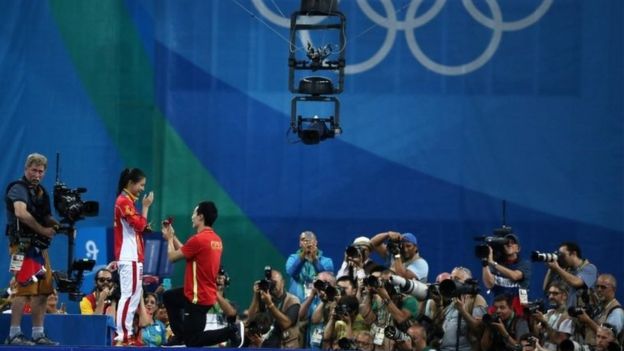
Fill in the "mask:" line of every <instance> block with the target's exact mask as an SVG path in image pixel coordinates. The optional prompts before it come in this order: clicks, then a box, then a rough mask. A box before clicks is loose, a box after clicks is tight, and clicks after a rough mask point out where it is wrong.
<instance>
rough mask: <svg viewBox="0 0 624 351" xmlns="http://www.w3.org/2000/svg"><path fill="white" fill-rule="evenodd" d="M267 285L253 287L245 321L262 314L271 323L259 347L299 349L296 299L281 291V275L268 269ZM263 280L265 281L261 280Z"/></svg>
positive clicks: (282, 282) (298, 304)
mask: <svg viewBox="0 0 624 351" xmlns="http://www.w3.org/2000/svg"><path fill="white" fill-rule="evenodd" d="M270 277H271V279H270V281H268V282H267V281H264V283H267V284H266V285H265V284H261V282H262V281H258V282H256V283H254V287H253V289H254V294H253V298H252V300H251V305H250V306H249V312H248V313H249V318H250V319H251V318H254V316H255V315H256V314H266V315H268V317H270V319H271V320H272V321H273V322H272V325H273V329H272V331H271V332H270V334H269V336H268V337H267V339H266V340H264V341H263V343H262V347H270V348H300V347H301V345H299V327H298V326H297V320H298V317H299V308H300V303H299V299H298V298H297V297H296V296H295V295H293V294H290V293H287V292H286V291H285V289H284V278H283V277H282V274H281V273H280V272H279V271H277V270H274V269H272V270H271V272H270ZM265 279H266V278H265Z"/></svg>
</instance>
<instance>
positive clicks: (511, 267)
mask: <svg viewBox="0 0 624 351" xmlns="http://www.w3.org/2000/svg"><path fill="white" fill-rule="evenodd" d="M505 239H507V242H506V243H505V244H504V245H503V248H502V252H500V253H499V254H500V255H501V257H502V262H496V261H495V260H494V249H492V246H488V248H489V251H490V252H489V255H488V258H487V262H485V263H484V265H483V269H482V270H481V272H482V275H483V284H484V285H485V287H486V288H488V289H490V290H491V293H492V295H493V296H498V295H501V294H507V295H510V296H513V302H512V306H513V308H514V311H515V312H516V313H518V314H522V313H523V312H522V306H521V305H520V298H519V296H520V289H524V290H526V289H528V288H529V282H530V280H531V264H530V262H529V261H528V260H521V259H520V240H519V239H518V236H517V235H515V234H513V233H508V234H507V235H505Z"/></svg>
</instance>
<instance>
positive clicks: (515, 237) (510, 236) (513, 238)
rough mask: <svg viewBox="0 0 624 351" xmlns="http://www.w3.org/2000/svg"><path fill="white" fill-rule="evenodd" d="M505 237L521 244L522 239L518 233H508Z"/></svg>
mask: <svg viewBox="0 0 624 351" xmlns="http://www.w3.org/2000/svg"><path fill="white" fill-rule="evenodd" d="M505 239H511V240H513V241H514V242H515V243H516V244H518V245H520V239H518V236H517V235H516V234H513V233H510V234H507V235H505Z"/></svg>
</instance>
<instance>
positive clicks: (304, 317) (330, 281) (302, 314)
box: [299, 272, 338, 349]
mask: <svg viewBox="0 0 624 351" xmlns="http://www.w3.org/2000/svg"><path fill="white" fill-rule="evenodd" d="M317 278H318V279H317V280H316V281H315V282H314V283H313V285H312V292H311V293H310V294H309V295H308V297H307V298H306V299H305V300H304V301H303V303H302V304H301V308H300V309H299V322H300V323H306V324H307V328H303V329H301V330H300V331H306V335H305V339H304V343H303V347H304V348H313V349H319V348H321V343H322V340H323V330H324V329H325V323H324V319H323V313H322V311H323V310H324V307H325V305H326V304H331V303H333V302H334V301H335V299H336V298H337V295H338V290H337V289H336V288H335V287H334V285H335V280H336V279H335V278H334V275H333V274H331V273H330V272H321V273H319V275H318V276H317ZM317 310H320V311H321V312H319V313H317V312H316V311H317Z"/></svg>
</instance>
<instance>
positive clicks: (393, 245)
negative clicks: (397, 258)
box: [386, 240, 403, 256]
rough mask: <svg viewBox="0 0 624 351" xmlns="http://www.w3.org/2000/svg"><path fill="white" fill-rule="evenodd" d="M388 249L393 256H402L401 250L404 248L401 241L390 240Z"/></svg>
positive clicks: (387, 245)
mask: <svg viewBox="0 0 624 351" xmlns="http://www.w3.org/2000/svg"><path fill="white" fill-rule="evenodd" d="M386 247H387V248H388V251H390V253H391V254H392V255H393V256H394V255H400V254H401V249H402V248H403V244H402V243H401V241H400V240H388V243H387V244H386Z"/></svg>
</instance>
